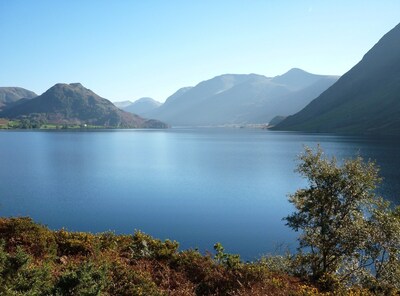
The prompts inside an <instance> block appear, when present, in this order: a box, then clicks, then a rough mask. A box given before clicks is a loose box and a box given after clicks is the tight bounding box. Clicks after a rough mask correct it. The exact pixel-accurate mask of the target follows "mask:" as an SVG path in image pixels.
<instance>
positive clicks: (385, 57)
mask: <svg viewBox="0 0 400 296" xmlns="http://www.w3.org/2000/svg"><path fill="white" fill-rule="evenodd" d="M274 129H275V130H299V131H311V132H340V133H352V134H391V135H400V24H399V25H397V26H396V27H395V28H393V29H392V30H391V31H390V32H388V33H387V34H386V35H385V36H383V37H382V38H381V40H379V42H378V43H377V44H376V45H375V46H374V47H373V48H372V49H371V50H370V51H368V52H367V53H366V54H365V56H364V57H363V59H362V60H361V61H360V62H359V63H358V64H357V65H355V66H354V67H353V68H352V69H351V70H350V71H348V72H347V73H346V74H345V75H343V76H342V77H341V78H340V79H339V80H338V81H337V82H336V83H335V84H334V85H333V86H332V87H330V88H329V89H328V90H326V91H325V92H324V93H322V94H321V95H320V96H319V97H318V98H316V99H315V100H314V101H312V102H311V103H310V104H309V105H307V106H306V107H305V108H304V109H303V110H301V111H300V112H298V113H297V114H295V115H293V116H289V117H288V118H287V119H285V120H284V121H282V122H281V123H280V124H278V125H277V126H276V127H275V128H274Z"/></svg>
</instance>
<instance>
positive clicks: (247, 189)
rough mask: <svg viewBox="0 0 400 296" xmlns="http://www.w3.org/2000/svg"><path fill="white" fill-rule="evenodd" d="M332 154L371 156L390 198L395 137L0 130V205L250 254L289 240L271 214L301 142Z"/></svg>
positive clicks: (282, 211)
mask: <svg viewBox="0 0 400 296" xmlns="http://www.w3.org/2000/svg"><path fill="white" fill-rule="evenodd" d="M318 143H320V144H321V146H322V148H323V149H324V150H325V151H326V153H327V154H329V155H335V156H336V157H337V158H338V159H342V158H343V157H353V156H355V155H356V154H357V153H359V154H360V155H361V156H363V157H365V158H367V159H368V158H371V159H375V160H376V161H377V163H378V164H379V165H380V167H381V175H382V176H383V177H384V183H383V184H382V186H381V187H380V188H379V193H381V194H382V195H383V196H384V197H385V198H387V199H389V200H391V201H394V202H395V203H396V204H399V201H400V198H399V196H398V192H399V190H400V184H399V182H398V180H400V169H399V168H400V157H399V143H400V141H398V140H392V139H384V138H368V137H352V136H335V135H326V134H325V135H324V134H301V133H285V132H270V131H265V130H261V129H222V128H221V129H168V130H91V131H2V132H0V215H1V216H30V217H32V218H33V219H34V220H35V221H37V222H40V223H43V224H46V225H48V226H49V227H50V228H52V229H60V228H62V227H64V228H66V229H68V230H74V231H92V232H103V231H107V230H113V231H115V232H116V233H133V232H134V230H135V229H140V230H142V231H144V232H146V233H148V234H151V235H152V236H154V237H158V238H162V239H165V238H170V239H173V240H177V241H179V242H180V246H181V248H182V249H186V248H190V247H193V248H195V247H197V248H199V249H200V250H201V251H206V250H209V251H211V250H212V249H213V245H214V243H216V242H221V243H222V245H223V246H224V247H225V249H226V250H227V251H228V252H231V253H239V254H240V255H241V256H242V258H244V259H246V260H251V259H254V258H257V257H259V256H261V255H262V254H268V253H275V252H278V253H282V252H284V251H285V248H286V247H289V248H292V249H293V248H295V246H296V236H297V233H295V232H293V231H291V230H290V229H289V228H287V227H286V226H285V223H284V221H282V218H283V217H285V216H287V215H288V214H290V213H291V212H292V211H293V208H292V206H291V205H290V204H289V203H288V202H287V195H288V194H289V193H293V192H295V190H296V189H298V188H300V187H302V186H305V185H306V181H305V180H303V179H301V178H300V176H298V175H297V174H296V173H294V169H295V166H296V156H297V155H298V154H299V153H301V152H302V151H303V145H308V146H311V147H315V146H316V145H317V144H318Z"/></svg>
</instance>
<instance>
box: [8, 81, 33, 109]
mask: <svg viewBox="0 0 400 296" xmlns="http://www.w3.org/2000/svg"><path fill="white" fill-rule="evenodd" d="M34 97H37V94H35V93H34V92H33V91H30V90H27V89H24V88H22V87H0V111H1V110H2V109H4V108H5V107H6V106H8V105H10V104H13V103H14V102H16V101H18V100H20V99H32V98H34Z"/></svg>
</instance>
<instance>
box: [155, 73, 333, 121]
mask: <svg viewBox="0 0 400 296" xmlns="http://www.w3.org/2000/svg"><path fill="white" fill-rule="evenodd" d="M336 79H337V77H330V76H323V75H314V74H310V73H307V72H305V71H303V70H300V69H292V70H290V71H289V72H287V73H285V74H284V75H281V76H277V77H275V78H268V77H265V76H262V75H257V74H248V75H238V74H225V75H221V76H217V77H214V78H212V79H210V80H206V81H203V82H201V83H199V84H198V85H196V86H195V87H192V88H186V89H181V90H179V91H178V92H177V93H175V94H173V95H172V96H171V97H169V98H168V99H167V100H166V102H165V103H164V104H163V105H162V106H161V107H159V108H157V109H155V110H153V111H150V112H149V113H147V114H148V116H151V117H153V118H157V119H159V120H163V121H165V122H168V123H169V124H171V125H175V126H179V125H183V126H185V125H186V126H187V125H192V126H199V125H223V124H243V123H262V122H263V123H266V122H268V121H269V120H270V119H272V118H273V117H274V116H276V115H290V114H293V113H294V112H297V111H298V110H300V109H301V108H303V107H304V106H305V105H306V104H308V103H309V102H310V101H311V100H312V99H314V98H315V97H316V96H318V95H319V94H320V93H321V92H322V91H324V90H325V89H326V88H327V87H329V86H330V85H331V83H333V82H334V81H336ZM291 95H292V96H291ZM281 100H283V101H284V104H282V103H281ZM286 110H287V111H286Z"/></svg>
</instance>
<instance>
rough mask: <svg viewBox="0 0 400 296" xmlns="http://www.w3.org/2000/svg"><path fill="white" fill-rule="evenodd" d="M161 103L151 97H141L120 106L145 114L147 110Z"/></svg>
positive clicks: (126, 109)
mask: <svg viewBox="0 0 400 296" xmlns="http://www.w3.org/2000/svg"><path fill="white" fill-rule="evenodd" d="M161 105H162V104H161V103H160V102H158V101H156V100H153V99H152V98H141V99H138V100H136V101H135V102H133V103H132V104H129V105H128V106H125V107H124V108H122V109H123V110H124V111H126V112H130V113H134V114H138V115H141V116H145V115H146V114H147V113H148V112H150V111H152V110H154V109H156V108H158V107H160V106H161Z"/></svg>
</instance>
